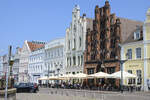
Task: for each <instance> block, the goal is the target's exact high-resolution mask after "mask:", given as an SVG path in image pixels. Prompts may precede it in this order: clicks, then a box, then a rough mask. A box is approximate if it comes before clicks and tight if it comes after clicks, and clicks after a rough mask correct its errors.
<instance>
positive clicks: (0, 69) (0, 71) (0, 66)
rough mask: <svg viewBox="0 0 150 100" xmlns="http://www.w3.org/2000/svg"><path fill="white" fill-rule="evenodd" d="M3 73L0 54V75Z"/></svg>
mask: <svg viewBox="0 0 150 100" xmlns="http://www.w3.org/2000/svg"><path fill="white" fill-rule="evenodd" d="M2 75H3V57H2V56H0V76H2Z"/></svg>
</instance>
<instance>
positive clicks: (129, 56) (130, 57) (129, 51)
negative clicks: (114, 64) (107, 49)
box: [127, 49, 132, 59]
mask: <svg viewBox="0 0 150 100" xmlns="http://www.w3.org/2000/svg"><path fill="white" fill-rule="evenodd" d="M127 54H128V59H132V49H128V51H127Z"/></svg>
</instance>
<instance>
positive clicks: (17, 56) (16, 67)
mask: <svg viewBox="0 0 150 100" xmlns="http://www.w3.org/2000/svg"><path fill="white" fill-rule="evenodd" d="M20 51H21V48H19V47H17V48H16V53H15V54H14V57H13V60H14V64H13V67H12V72H13V76H14V79H15V82H18V74H19V62H20Z"/></svg>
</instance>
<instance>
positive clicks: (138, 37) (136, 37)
mask: <svg viewBox="0 0 150 100" xmlns="http://www.w3.org/2000/svg"><path fill="white" fill-rule="evenodd" d="M137 39H140V31H136V32H134V40H137Z"/></svg>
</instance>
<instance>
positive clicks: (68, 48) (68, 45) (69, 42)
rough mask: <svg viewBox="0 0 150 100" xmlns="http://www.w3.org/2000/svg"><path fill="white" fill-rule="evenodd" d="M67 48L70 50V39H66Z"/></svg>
mask: <svg viewBox="0 0 150 100" xmlns="http://www.w3.org/2000/svg"><path fill="white" fill-rule="evenodd" d="M68 49H69V50H70V40H69V41H68Z"/></svg>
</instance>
